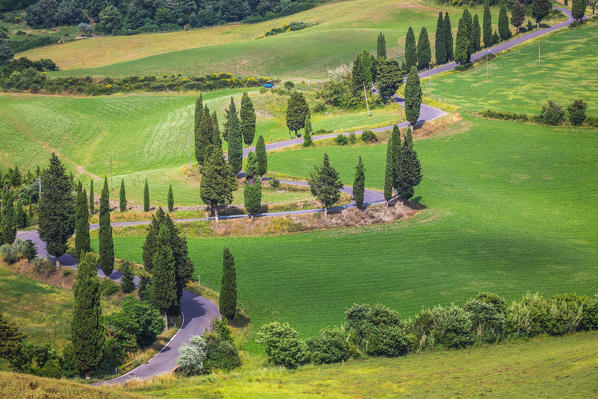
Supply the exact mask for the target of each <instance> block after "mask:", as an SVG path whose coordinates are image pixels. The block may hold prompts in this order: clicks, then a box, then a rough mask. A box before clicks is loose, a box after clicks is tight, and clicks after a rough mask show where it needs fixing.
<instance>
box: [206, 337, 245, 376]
mask: <svg viewBox="0 0 598 399" xmlns="http://www.w3.org/2000/svg"><path fill="white" fill-rule="evenodd" d="M204 340H205V341H206V361H205V363H204V367H205V370H206V371H207V372H210V371H212V370H214V369H219V370H232V369H235V368H237V367H240V366H241V358H240V357H239V352H238V351H237V348H235V346H234V345H233V343H232V342H229V341H225V340H223V339H222V338H221V337H219V336H218V334H215V333H207V334H205V335H204Z"/></svg>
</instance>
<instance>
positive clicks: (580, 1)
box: [571, 0, 588, 21]
mask: <svg viewBox="0 0 598 399" xmlns="http://www.w3.org/2000/svg"><path fill="white" fill-rule="evenodd" d="M587 6H588V4H587V0H573V2H572V3H571V16H572V17H573V19H575V20H576V21H581V20H582V19H583V17H584V16H585V15H586V7H587Z"/></svg>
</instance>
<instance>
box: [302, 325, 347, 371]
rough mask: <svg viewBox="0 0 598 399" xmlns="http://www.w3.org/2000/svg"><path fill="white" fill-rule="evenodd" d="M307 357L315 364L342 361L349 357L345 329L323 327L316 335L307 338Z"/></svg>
mask: <svg viewBox="0 0 598 399" xmlns="http://www.w3.org/2000/svg"><path fill="white" fill-rule="evenodd" d="M306 343H307V350H308V352H309V358H310V359H311V361H312V362H313V363H315V364H328V363H339V362H344V361H345V360H347V359H348V358H349V346H348V345H347V342H346V336H345V331H344V330H343V329H341V328H325V329H323V330H320V333H319V334H318V336H316V337H314V338H310V339H308V340H307V342H306Z"/></svg>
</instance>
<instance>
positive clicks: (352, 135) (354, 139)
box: [348, 132, 357, 144]
mask: <svg viewBox="0 0 598 399" xmlns="http://www.w3.org/2000/svg"><path fill="white" fill-rule="evenodd" d="M348 138H349V142H350V143H351V144H355V143H357V136H356V135H355V133H354V132H351V133H349V137H348Z"/></svg>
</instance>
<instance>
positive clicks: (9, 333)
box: [0, 179, 27, 359]
mask: <svg viewBox="0 0 598 399" xmlns="http://www.w3.org/2000/svg"><path fill="white" fill-rule="evenodd" d="M0 180H1V179H0ZM25 338H27V336H26V335H25V334H23V333H22V332H21V331H19V327H17V325H16V324H15V323H12V322H10V321H8V320H6V319H5V318H4V316H3V315H2V313H0V358H3V359H13V358H14V357H15V356H16V355H17V354H19V353H20V352H21V348H22V347H23V341H24V340H25Z"/></svg>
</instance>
